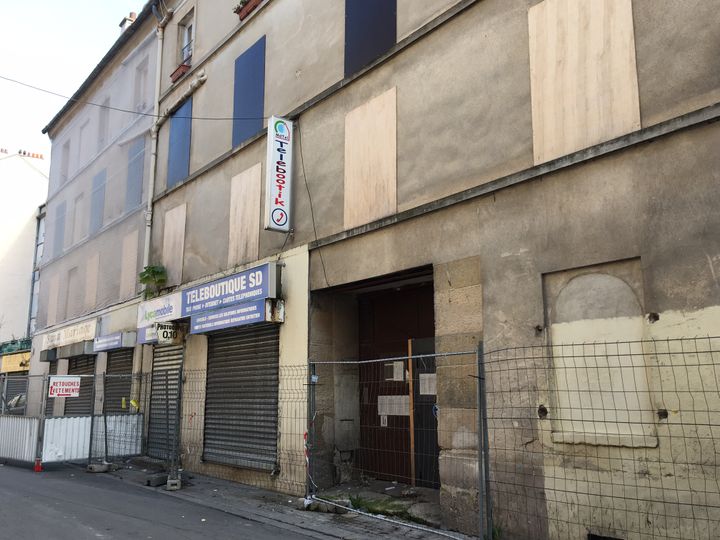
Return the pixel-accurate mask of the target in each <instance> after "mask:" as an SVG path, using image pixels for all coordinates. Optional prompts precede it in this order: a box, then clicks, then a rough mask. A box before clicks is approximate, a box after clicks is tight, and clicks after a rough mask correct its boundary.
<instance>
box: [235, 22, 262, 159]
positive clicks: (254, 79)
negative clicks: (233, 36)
mask: <svg viewBox="0 0 720 540" xmlns="http://www.w3.org/2000/svg"><path fill="white" fill-rule="evenodd" d="M264 116H265V36H263V37H262V38H260V39H259V40H258V41H256V42H255V44H254V45H252V46H251V47H250V48H249V49H248V50H246V51H245V52H244V53H242V54H241V55H240V56H238V57H237V59H236V60H235V92H234V96H233V118H234V120H233V132H232V145H233V147H235V146H238V145H239V144H241V143H242V142H243V141H246V140H247V139H249V138H250V137H252V136H253V135H256V134H257V133H258V131H261V130H262V128H263V117H264Z"/></svg>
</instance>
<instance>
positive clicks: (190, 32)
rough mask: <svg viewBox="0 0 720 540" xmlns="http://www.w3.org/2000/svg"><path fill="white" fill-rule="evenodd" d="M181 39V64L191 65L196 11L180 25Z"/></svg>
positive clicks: (190, 13) (189, 14) (188, 15)
mask: <svg viewBox="0 0 720 540" xmlns="http://www.w3.org/2000/svg"><path fill="white" fill-rule="evenodd" d="M178 35H179V38H180V59H179V60H180V63H181V64H186V65H188V66H189V65H190V62H191V61H192V54H193V42H194V39H195V10H191V11H190V12H189V13H188V14H187V15H185V17H183V19H182V20H181V21H180V24H179V25H178Z"/></svg>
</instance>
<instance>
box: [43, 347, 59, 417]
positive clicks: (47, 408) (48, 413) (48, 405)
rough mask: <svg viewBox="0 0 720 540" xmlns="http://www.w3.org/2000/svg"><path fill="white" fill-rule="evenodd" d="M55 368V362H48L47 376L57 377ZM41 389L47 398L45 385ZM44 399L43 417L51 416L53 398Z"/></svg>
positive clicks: (56, 365)
mask: <svg viewBox="0 0 720 540" xmlns="http://www.w3.org/2000/svg"><path fill="white" fill-rule="evenodd" d="M57 368H58V363H57V361H55V362H50V365H49V366H48V375H57ZM43 389H44V390H43V391H44V392H45V395H46V396H47V394H48V388H47V384H45V385H44V386H43ZM44 399H45V400H46V401H45V416H53V409H54V408H55V398H51V397H44Z"/></svg>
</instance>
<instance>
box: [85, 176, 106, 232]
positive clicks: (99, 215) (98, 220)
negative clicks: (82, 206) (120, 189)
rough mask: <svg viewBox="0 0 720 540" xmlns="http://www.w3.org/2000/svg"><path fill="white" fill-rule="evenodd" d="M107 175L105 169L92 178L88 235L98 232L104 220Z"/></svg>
mask: <svg viewBox="0 0 720 540" xmlns="http://www.w3.org/2000/svg"><path fill="white" fill-rule="evenodd" d="M106 180H107V173H106V171H105V169H103V170H102V171H100V172H99V173H97V174H96V175H95V177H94V178H93V184H92V195H91V196H90V230H89V234H91V235H92V234H94V233H96V232H98V231H99V230H100V229H101V228H102V226H103V221H104V219H105V182H106Z"/></svg>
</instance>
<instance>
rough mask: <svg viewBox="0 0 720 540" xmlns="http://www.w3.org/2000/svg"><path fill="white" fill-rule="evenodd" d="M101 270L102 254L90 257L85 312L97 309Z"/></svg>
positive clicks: (86, 277)
mask: <svg viewBox="0 0 720 540" xmlns="http://www.w3.org/2000/svg"><path fill="white" fill-rule="evenodd" d="M99 270H100V254H98V253H95V254H94V255H91V256H90V257H88V260H87V263H86V266H85V310H86V311H89V310H90V309H92V308H94V307H95V303H96V302H97V288H98V272H99Z"/></svg>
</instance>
